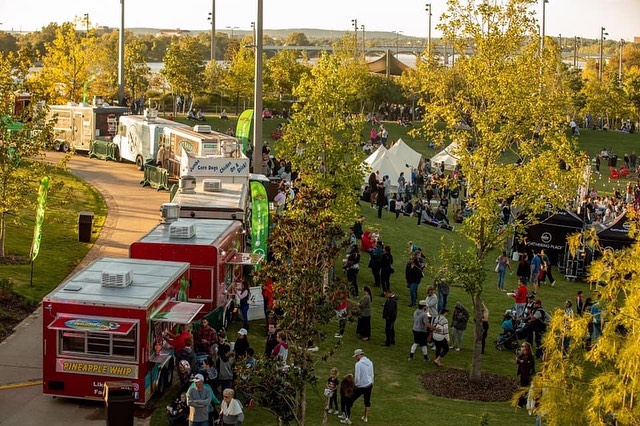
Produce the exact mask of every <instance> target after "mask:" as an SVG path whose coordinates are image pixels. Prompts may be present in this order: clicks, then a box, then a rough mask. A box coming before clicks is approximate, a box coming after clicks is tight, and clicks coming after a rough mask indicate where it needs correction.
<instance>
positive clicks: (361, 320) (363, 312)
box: [356, 286, 372, 341]
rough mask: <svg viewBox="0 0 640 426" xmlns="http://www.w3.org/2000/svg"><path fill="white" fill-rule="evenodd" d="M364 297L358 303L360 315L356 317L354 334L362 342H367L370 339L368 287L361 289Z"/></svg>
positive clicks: (369, 296)
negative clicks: (356, 323)
mask: <svg viewBox="0 0 640 426" xmlns="http://www.w3.org/2000/svg"><path fill="white" fill-rule="evenodd" d="M362 291H363V292H364V295H363V296H362V299H360V301H359V302H358V307H359V308H360V314H359V315H358V326H357V328H356V333H357V334H358V336H360V339H362V340H365V341H367V340H369V338H370V337H371V299H372V297H371V289H370V288H369V287H368V286H364V288H363V289H362Z"/></svg>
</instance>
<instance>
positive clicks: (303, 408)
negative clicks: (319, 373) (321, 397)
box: [298, 386, 307, 426]
mask: <svg viewBox="0 0 640 426" xmlns="http://www.w3.org/2000/svg"><path fill="white" fill-rule="evenodd" d="M306 416H307V387H306V386H305V387H303V388H302V391H301V392H300V417H299V418H298V420H299V421H300V424H301V425H303V426H304V424H305V417H306Z"/></svg>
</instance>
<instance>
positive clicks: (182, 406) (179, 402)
mask: <svg viewBox="0 0 640 426" xmlns="http://www.w3.org/2000/svg"><path fill="white" fill-rule="evenodd" d="M188 415H189V406H188V405H187V397H186V395H185V394H184V393H182V392H180V393H179V394H178V397H177V398H176V399H175V400H174V401H173V402H172V403H171V405H167V421H168V422H169V425H170V426H174V425H175V426H178V425H186V424H187V417H188Z"/></svg>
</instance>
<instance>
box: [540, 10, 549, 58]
mask: <svg viewBox="0 0 640 426" xmlns="http://www.w3.org/2000/svg"><path fill="white" fill-rule="evenodd" d="M547 3H549V0H542V28H541V29H542V35H541V37H540V56H541V57H542V55H543V54H544V30H545V28H544V27H545V18H546V14H547V8H546V5H547Z"/></svg>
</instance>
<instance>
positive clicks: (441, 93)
mask: <svg viewBox="0 0 640 426" xmlns="http://www.w3.org/2000/svg"><path fill="white" fill-rule="evenodd" d="M533 3H534V2H532V1H531V0H509V1H505V2H499V1H482V2H480V1H473V0H467V1H464V0H449V1H448V9H447V11H446V12H445V13H444V15H443V16H442V19H441V22H442V23H441V24H440V26H439V27H440V30H441V31H442V32H443V34H444V37H445V39H446V40H447V42H448V43H449V45H451V44H452V45H453V46H454V49H455V52H456V55H457V58H456V62H455V65H454V66H452V67H447V66H445V65H440V64H439V63H438V61H437V60H436V59H437V58H426V59H425V60H423V61H421V62H419V64H418V68H417V70H416V71H415V72H410V73H408V74H407V76H405V77H404V79H405V80H404V81H405V84H406V87H411V88H414V90H415V88H419V89H418V90H419V94H420V96H421V100H420V101H419V103H420V104H421V105H422V106H423V107H424V109H425V117H424V121H425V126H424V127H423V128H422V129H419V130H418V133H422V134H423V135H426V136H427V137H428V138H429V139H431V140H433V141H434V142H436V144H437V145H444V144H445V143H449V142H452V146H451V147H450V152H451V153H452V154H453V155H454V156H455V157H457V158H458V165H459V166H460V167H461V171H462V173H463V175H464V180H465V181H466V184H467V194H466V198H467V205H468V206H469V207H470V208H471V209H472V211H473V214H472V215H471V216H470V217H469V218H468V219H466V220H465V222H464V224H463V227H462V228H463V231H462V233H463V235H465V236H466V237H467V238H468V239H469V240H470V242H471V243H472V244H473V246H474V248H475V254H476V257H477V259H478V261H479V262H480V263H483V261H484V259H485V258H486V256H487V254H488V253H489V251H490V250H491V249H493V248H496V247H499V246H500V245H501V244H504V243H505V240H506V239H507V237H508V236H509V235H511V233H512V232H513V231H514V230H515V229H519V228H520V229H521V228H522V227H523V226H525V225H526V224H529V223H533V222H535V221H536V217H537V215H538V214H540V213H541V212H542V211H543V210H544V209H545V208H548V206H549V205H552V206H558V207H563V206H564V205H565V203H566V202H567V201H568V200H570V199H571V198H573V197H574V196H575V194H576V188H577V186H578V182H579V180H580V175H581V173H582V164H583V158H582V157H581V156H580V155H579V151H578V149H577V145H576V142H575V141H574V140H572V139H569V138H568V137H567V135H566V132H565V130H564V129H565V128H566V124H567V123H566V118H565V117H566V113H567V111H568V109H569V105H570V104H569V96H568V94H567V91H566V89H565V87H564V86H563V78H562V73H561V57H560V55H559V52H558V50H557V49H556V48H555V47H554V46H552V45H551V46H547V48H545V51H544V52H542V55H540V54H539V51H538V47H539V37H538V34H537V30H536V22H535V18H534V16H533V13H532V9H531V7H532V5H533ZM509 159H510V160H509ZM505 200H508V201H509V204H510V206H511V209H512V210H513V211H516V212H521V213H520V214H519V215H518V217H517V218H516V219H515V220H514V221H512V222H510V223H508V224H506V225H505V224H502V223H501V215H500V209H501V203H503V202H504V201H505ZM453 266H455V265H452V267H451V268H449V269H450V270H455V269H456V268H454V267H453ZM472 275H475V274H472ZM463 286H464V288H465V290H466V291H467V292H468V293H469V294H470V295H471V298H472V301H473V306H474V313H475V315H474V319H475V341H474V349H473V358H472V367H471V375H470V379H471V380H472V381H473V382H479V381H480V376H481V360H482V357H481V336H482V321H481V319H482V291H483V288H482V282H481V281H476V282H467V283H464V285H463Z"/></svg>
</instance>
